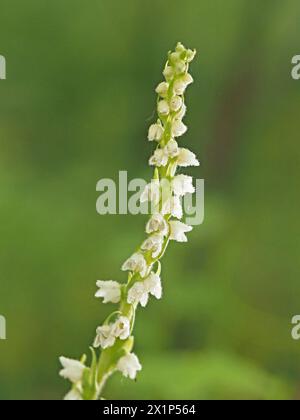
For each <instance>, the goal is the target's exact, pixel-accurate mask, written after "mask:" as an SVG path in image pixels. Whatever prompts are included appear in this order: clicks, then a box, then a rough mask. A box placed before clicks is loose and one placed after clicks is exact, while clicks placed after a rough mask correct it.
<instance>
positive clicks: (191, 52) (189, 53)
mask: <svg viewBox="0 0 300 420" xmlns="http://www.w3.org/2000/svg"><path fill="white" fill-rule="evenodd" d="M196 54H197V51H196V50H187V52H186V57H187V62H188V63H190V62H191V61H193V60H194V58H195V56H196Z"/></svg>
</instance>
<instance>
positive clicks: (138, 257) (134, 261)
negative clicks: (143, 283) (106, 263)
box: [122, 253, 148, 277]
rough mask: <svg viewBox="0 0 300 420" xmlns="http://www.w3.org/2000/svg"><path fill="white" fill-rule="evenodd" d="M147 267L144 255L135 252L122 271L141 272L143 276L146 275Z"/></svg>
mask: <svg viewBox="0 0 300 420" xmlns="http://www.w3.org/2000/svg"><path fill="white" fill-rule="evenodd" d="M147 269H148V266H147V262H146V260H145V258H144V256H143V255H142V254H140V253H136V254H133V255H132V256H131V257H130V258H129V259H128V260H127V261H125V263H124V264H123V266H122V271H132V272H133V273H139V274H140V275H141V276H142V277H145V275H146V273H147Z"/></svg>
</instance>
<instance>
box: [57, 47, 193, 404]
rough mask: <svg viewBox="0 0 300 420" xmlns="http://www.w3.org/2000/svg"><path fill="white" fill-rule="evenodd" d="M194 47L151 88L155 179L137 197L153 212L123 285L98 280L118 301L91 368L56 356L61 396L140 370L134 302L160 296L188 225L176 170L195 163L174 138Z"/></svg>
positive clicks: (180, 130)
mask: <svg viewBox="0 0 300 420" xmlns="http://www.w3.org/2000/svg"><path fill="white" fill-rule="evenodd" d="M195 54H196V53H195V51H192V50H189V49H186V48H185V47H184V46H183V45H182V44H180V43H179V44H178V45H177V47H176V50H175V51H174V52H170V53H169V57H168V61H167V64H166V66H165V69H164V71H163V75H164V77H165V80H164V81H163V82H162V83H160V84H159V85H158V86H157V88H156V93H157V95H158V102H157V112H158V120H157V121H156V122H155V123H154V124H152V125H151V126H150V128H149V131H148V140H149V141H150V142H156V143H157V147H156V150H155V151H154V153H153V155H152V156H151V158H150V160H149V164H150V165H151V166H154V167H155V175H154V179H153V180H152V182H151V183H150V184H148V185H147V186H146V188H145V190H144V191H143V193H142V195H141V202H142V203H144V202H150V203H151V205H152V209H153V213H152V215H151V218H150V220H149V221H148V223H147V225H146V229H145V230H146V234H147V238H146V239H145V240H144V242H143V243H142V244H141V246H140V247H139V249H138V250H137V251H136V253H134V254H133V255H132V256H131V257H130V258H129V259H128V260H127V261H125V263H124V264H123V266H122V271H126V272H128V273H129V274H128V282H127V284H120V283H118V282H116V281H113V280H108V281H101V280H99V281H98V282H97V288H98V291H97V292H96V297H97V298H102V299H103V303H113V304H120V307H119V310H118V311H116V312H114V313H113V314H112V315H111V316H110V317H109V318H108V319H107V320H106V321H105V322H104V324H103V325H101V326H99V327H98V328H97V331H96V338H95V340H94V345H93V347H94V348H96V349H97V348H99V347H100V348H101V349H102V352H101V356H100V358H99V360H97V358H96V356H95V351H94V350H92V353H93V363H92V366H91V367H90V368H88V367H86V366H85V364H84V363H85V358H83V359H82V360H81V361H76V360H71V359H66V358H63V357H62V358H61V359H60V361H61V364H62V365H63V370H61V372H60V374H61V376H62V377H64V378H66V379H68V380H70V381H71V383H72V384H73V387H72V390H71V392H70V393H69V394H68V395H67V396H66V399H77V400H80V399H96V398H99V396H100V393H101V392H102V388H103V386H104V384H105V382H106V380H107V379H108V377H109V376H110V375H111V374H112V373H113V372H115V371H120V372H122V374H123V375H124V376H125V377H129V378H130V379H135V378H136V375H137V372H139V371H140V370H141V369H142V366H141V364H140V362H139V359H138V357H137V356H136V355H135V354H134V353H133V352H132V348H133V337H132V330H133V326H134V321H135V312H136V309H137V307H138V305H141V306H142V307H145V306H146V305H147V303H148V301H149V298H150V296H154V297H155V298H156V299H161V297H162V283H161V264H160V259H161V258H162V256H163V255H164V252H165V250H166V248H167V245H168V243H169V241H170V240H173V241H177V242H186V241H187V236H186V233H187V232H190V231H191V230H192V227H190V226H188V225H186V224H184V223H183V222H182V221H181V219H182V217H183V208H182V197H184V196H185V195H186V194H192V193H194V192H195V188H194V186H193V179H192V177H190V176H188V175H183V174H181V175H176V170H177V168H178V167H188V166H199V162H198V160H197V158H196V156H195V154H194V153H193V152H191V151H190V150H188V149H185V148H182V147H180V146H179V144H178V138H179V137H181V136H182V135H183V134H185V133H186V131H187V127H186V125H185V124H184V122H183V118H184V116H185V114H186V105H185V103H184V93H185V91H186V89H187V87H188V86H189V85H190V84H191V83H192V82H193V78H192V76H191V75H190V74H189V72H188V71H189V64H190V62H191V61H192V60H193V59H194V57H195Z"/></svg>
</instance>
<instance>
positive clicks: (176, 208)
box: [162, 196, 183, 219]
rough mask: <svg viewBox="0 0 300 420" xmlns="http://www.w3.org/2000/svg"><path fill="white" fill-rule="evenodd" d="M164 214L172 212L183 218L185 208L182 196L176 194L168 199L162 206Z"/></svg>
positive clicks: (171, 213)
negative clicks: (183, 207) (183, 208)
mask: <svg viewBox="0 0 300 420" xmlns="http://www.w3.org/2000/svg"><path fill="white" fill-rule="evenodd" d="M162 214H164V215H165V214H170V215H171V216H173V217H176V219H182V216H183V210H182V205H181V200H180V197H178V196H174V197H171V198H169V199H168V200H166V201H165V202H164V204H163V206H162Z"/></svg>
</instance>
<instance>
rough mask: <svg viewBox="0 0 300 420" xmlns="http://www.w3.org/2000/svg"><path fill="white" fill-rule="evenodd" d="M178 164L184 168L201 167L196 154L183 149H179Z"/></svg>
mask: <svg viewBox="0 0 300 420" xmlns="http://www.w3.org/2000/svg"><path fill="white" fill-rule="evenodd" d="M177 164H178V165H179V166H182V167H187V166H199V165H200V163H199V161H198V159H197V158H196V155H195V153H193V152H191V151H190V150H188V149H183V148H181V149H179V155H178V160H177Z"/></svg>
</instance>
